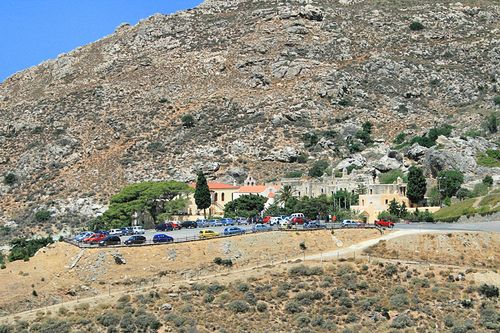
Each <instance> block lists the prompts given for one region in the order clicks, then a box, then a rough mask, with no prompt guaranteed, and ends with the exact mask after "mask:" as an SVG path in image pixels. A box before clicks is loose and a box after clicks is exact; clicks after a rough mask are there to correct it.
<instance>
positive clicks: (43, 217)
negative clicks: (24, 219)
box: [35, 209, 52, 222]
mask: <svg viewBox="0 0 500 333" xmlns="http://www.w3.org/2000/svg"><path fill="white" fill-rule="evenodd" d="M51 215H52V213H51V212H49V211H48V210H46V209H42V210H39V211H38V212H36V213H35V220H36V221H37V222H44V221H48V220H49V219H50V216H51Z"/></svg>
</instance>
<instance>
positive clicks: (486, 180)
mask: <svg viewBox="0 0 500 333" xmlns="http://www.w3.org/2000/svg"><path fill="white" fill-rule="evenodd" d="M483 184H484V185H486V186H488V187H491V186H493V177H491V176H490V175H488V176H486V177H484V178H483Z"/></svg>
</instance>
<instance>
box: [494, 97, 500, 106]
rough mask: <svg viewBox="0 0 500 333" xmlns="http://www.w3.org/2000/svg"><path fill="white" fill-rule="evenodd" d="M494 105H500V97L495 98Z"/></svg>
mask: <svg viewBox="0 0 500 333" xmlns="http://www.w3.org/2000/svg"><path fill="white" fill-rule="evenodd" d="M493 103H495V105H500V96H495V97H494V98H493Z"/></svg>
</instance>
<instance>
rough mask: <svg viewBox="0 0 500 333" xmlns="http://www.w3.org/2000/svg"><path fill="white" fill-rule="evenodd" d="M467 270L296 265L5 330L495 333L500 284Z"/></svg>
mask: <svg viewBox="0 0 500 333" xmlns="http://www.w3.org/2000/svg"><path fill="white" fill-rule="evenodd" d="M429 273H433V274H429ZM460 273H462V272H459V271H455V270H453V269H435V268H433V271H430V270H429V268H428V267H426V268H422V267H419V266H410V265H403V264H400V263H382V262H372V263H363V262H359V263H354V262H350V263H346V262H344V263H338V264H329V265H324V266H323V267H318V266H306V265H297V266H292V267H290V268H289V269H288V271H287V272H283V273H278V272H273V274H272V275H267V276H265V275H264V276H261V277H257V278H255V277H254V278H248V279H246V280H244V279H243V278H241V279H240V280H235V281H233V282H229V283H223V282H222V281H220V282H211V283H206V284H205V283H195V284H192V285H190V286H183V285H182V286H178V287H175V288H171V289H153V290H151V291H149V292H142V293H137V294H134V295H131V296H129V295H124V296H121V297H119V298H118V299H117V300H116V301H115V302H114V303H110V304H108V303H104V304H100V305H96V306H92V307H91V306H90V305H89V304H88V303H81V304H79V305H77V306H75V307H73V308H63V307H61V308H60V309H59V310H58V311H56V312H55V313H54V314H46V313H40V315H39V316H37V319H36V320H34V321H32V322H18V323H17V324H15V325H3V326H0V332H1V333H11V332H40V333H42V332H56V331H57V332H63V333H64V332H73V331H89V332H107V333H110V332H117V333H118V332H129V333H135V332H158V331H159V329H160V328H161V327H163V328H162V329H165V330H166V331H171V332H195V331H196V332H213V331H216V332H234V331H235V330H236V329H237V330H238V331H241V332H254V331H255V332H263V331H289V332H360V333H364V332H398V331H401V332H425V331H430V332H435V331H439V332H454V333H458V332H495V331H496V330H498V328H499V318H500V317H499V312H498V308H499V297H498V289H497V288H496V287H495V286H493V285H478V286H475V285H474V284H471V281H467V274H468V273H465V279H462V280H460V279H459V280H457V279H455V278H453V279H450V278H449V276H459V274H460ZM408 276H410V277H408Z"/></svg>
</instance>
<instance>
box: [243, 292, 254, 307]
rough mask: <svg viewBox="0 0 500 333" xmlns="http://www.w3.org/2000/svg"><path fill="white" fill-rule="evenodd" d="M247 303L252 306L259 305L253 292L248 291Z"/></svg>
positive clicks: (246, 294)
mask: <svg viewBox="0 0 500 333" xmlns="http://www.w3.org/2000/svg"><path fill="white" fill-rule="evenodd" d="M245 301H247V302H248V303H249V304H251V305H255V304H257V297H255V294H254V293H253V292H251V291H247V292H246V293H245Z"/></svg>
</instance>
